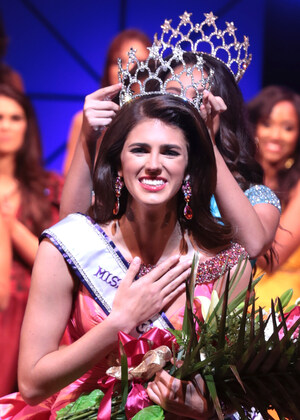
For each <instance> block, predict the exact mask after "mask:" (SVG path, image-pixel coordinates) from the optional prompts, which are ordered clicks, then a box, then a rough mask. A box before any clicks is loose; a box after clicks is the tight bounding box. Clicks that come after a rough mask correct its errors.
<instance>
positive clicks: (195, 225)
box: [91, 95, 232, 249]
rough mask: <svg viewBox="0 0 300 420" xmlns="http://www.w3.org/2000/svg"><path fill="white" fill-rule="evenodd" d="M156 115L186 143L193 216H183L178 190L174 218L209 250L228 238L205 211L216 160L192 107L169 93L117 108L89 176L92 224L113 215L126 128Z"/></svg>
mask: <svg viewBox="0 0 300 420" xmlns="http://www.w3.org/2000/svg"><path fill="white" fill-rule="evenodd" d="M147 118H149V119H158V120H160V121H162V122H163V123H165V124H168V125H171V126H174V127H176V128H179V129H180V130H181V131H182V132H183V134H184V136H185V139H186V141H187V144H188V167H187V173H188V174H189V175H190V182H191V187H192V198H191V201H190V205H191V207H192V208H193V213H194V216H193V218H192V219H191V220H186V219H185V217H184V216H183V208H184V205H185V202H184V197H183V193H182V191H179V192H178V200H177V218H178V221H179V223H180V225H181V227H182V229H187V230H189V231H190V232H191V233H192V235H193V237H194V238H195V240H196V241H197V242H198V244H199V245H201V246H202V247H204V248H206V249H213V248H216V247H220V246H225V245H228V244H229V242H230V240H232V229H231V226H230V224H229V223H226V222H225V221H224V224H220V223H218V222H217V221H216V219H215V218H214V217H213V216H212V215H211V212H210V200H211V196H212V195H213V194H214V192H215V188H216V179H217V178H216V177H217V172H216V162H215V157H214V152H213V148H212V144H211V140H210V137H209V134H208V131H207V129H206V126H205V124H204V122H203V120H202V119H201V117H200V115H199V113H198V111H197V110H196V109H195V108H194V107H193V106H192V105H190V104H188V103H186V102H184V101H183V100H182V99H180V98H176V97H174V96H172V95H149V96H148V97H141V98H139V99H135V100H133V101H131V102H129V103H127V104H126V105H124V106H123V107H122V109H121V110H120V111H119V113H118V114H117V116H116V117H115V119H114V120H113V122H112V123H111V125H110V126H109V127H108V129H107V131H106V133H105V135H104V137H103V140H102V142H101V146H100V150H99V154H98V158H97V161H96V166H95V172H94V177H93V184H94V191H95V203H94V206H93V207H92V208H91V215H92V217H93V218H94V219H95V220H96V221H97V222H98V223H102V224H103V223H107V222H109V221H110V220H112V219H114V218H115V216H114V215H113V208H114V204H115V200H116V198H115V193H114V184H115V180H116V176H117V171H118V169H119V168H120V166H121V162H120V155H121V152H122V149H123V146H124V143H125V141H126V138H127V136H128V134H129V133H130V131H131V130H132V129H133V128H134V127H135V126H136V125H137V124H138V123H139V122H141V121H143V120H144V119H147ZM127 198H128V191H127V190H126V188H125V187H124V188H123V189H122V194H121V198H120V211H119V214H118V216H117V217H118V218H119V217H121V216H122V215H123V214H124V212H125V210H126V204H127Z"/></svg>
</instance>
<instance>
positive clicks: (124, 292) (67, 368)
mask: <svg viewBox="0 0 300 420" xmlns="http://www.w3.org/2000/svg"><path fill="white" fill-rule="evenodd" d="M45 263H46V264H47V270H45ZM190 265H191V262H187V261H185V262H182V263H179V256H175V257H171V258H169V259H168V260H167V261H165V262H164V263H162V264H161V265H159V266H158V267H156V268H155V269H154V270H153V271H152V272H151V273H149V274H147V275H146V276H144V277H142V278H141V279H139V280H138V281H134V278H135V276H136V274H137V273H138V270H139V267H140V260H139V258H135V259H134V261H133V262H132V264H131V266H130V268H129V270H128V272H127V274H126V276H125V277H124V279H123V280H122V282H121V284H120V286H119V289H118V291H117V293H116V296H115V300H114V304H113V308H112V311H111V313H110V315H109V316H108V317H107V318H106V319H105V320H104V321H103V322H101V323H100V324H98V325H96V326H95V327H94V328H92V329H91V330H89V331H88V332H86V333H85V334H84V335H83V336H82V337H81V338H79V339H78V340H77V341H75V342H74V343H72V344H71V345H69V346H66V347H59V343H60V339H61V337H62V335H63V333H64V330H65V327H66V325H67V322H68V319H69V316H70V312H71V309H72V303H73V289H74V287H73V279H72V277H71V275H70V272H69V269H68V267H67V265H66V263H65V261H64V259H63V257H62V255H61V254H60V253H59V251H58V250H57V249H56V248H55V247H54V246H53V245H52V244H51V243H50V242H49V241H48V240H44V241H43V242H42V243H41V245H40V248H39V251H38V254H37V258H36V262H35V265H34V269H33V274H32V284H31V289H30V295H29V300H28V305H27V308H26V313H25V318H24V323H23V327H22V333H21V348H20V357H19V372H18V373H19V387H20V391H21V394H22V396H23V398H24V399H25V401H27V402H28V403H29V404H32V405H34V404H37V403H39V402H40V401H43V400H44V399H45V398H47V397H49V396H50V395H52V394H54V393H55V392H57V391H59V390H60V389H62V388H63V387H65V386H66V385H68V384H69V383H71V382H72V381H74V380H76V379H77V378H79V377H80V376H82V375H83V374H84V373H85V372H86V371H87V370H89V369H90V368H92V367H93V366H94V365H95V364H96V363H97V362H98V361H99V360H101V359H102V358H103V357H104V356H105V355H107V354H108V353H109V351H110V350H111V349H112V348H113V346H114V345H116V343H117V334H118V331H119V330H123V331H124V332H127V333H129V332H130V331H131V330H132V329H133V328H134V327H135V326H136V325H138V324H140V323H141V322H142V321H144V320H145V319H148V318H149V317H151V316H153V315H154V314H156V313H157V312H159V310H161V309H162V307H164V306H165V305H167V304H168V303H169V302H170V301H171V300H172V299H173V298H174V295H176V294H177V293H178V290H181V291H183V290H184V287H185V285H184V280H185V278H186V277H187V276H188V275H189V274H190ZM54 307H55V311H53V308H54ZM128 308H130V311H129V310H128ZM45 325H47V328H45Z"/></svg>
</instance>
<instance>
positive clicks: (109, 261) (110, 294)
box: [41, 213, 174, 336]
mask: <svg viewBox="0 0 300 420" xmlns="http://www.w3.org/2000/svg"><path fill="white" fill-rule="evenodd" d="M45 237H47V238H49V239H50V240H51V242H52V243H53V244H54V245H55V246H56V247H57V249H58V250H59V251H60V252H61V254H62V255H63V257H64V259H65V261H66V263H67V264H68V265H69V266H70V267H71V269H72V271H73V272H74V273H75V275H76V276H77V278H78V279H79V280H80V281H81V282H82V283H83V285H84V286H85V287H86V288H87V289H88V290H89V292H90V293H91V295H92V296H93V298H94V299H95V301H96V302H97V303H98V304H99V305H100V307H101V308H102V310H103V311H104V312H105V314H106V315H109V313H110V311H111V308H112V304H113V300H114V297H115V293H116V291H117V289H118V286H119V283H120V281H121V280H122V278H123V277H124V276H125V274H126V272H127V269H128V267H129V264H128V262H127V261H126V260H125V258H124V257H123V256H122V254H121V253H120V251H118V249H117V248H116V246H115V244H114V243H113V242H112V241H111V239H110V238H109V237H108V236H107V235H106V233H105V232H104V231H103V229H101V227H100V226H99V225H97V224H96V223H95V222H94V221H93V220H92V219H91V218H89V217H88V216H85V215H83V214H80V213H75V214H70V215H68V216H67V217H66V218H65V219H63V220H61V221H60V222H58V223H57V224H56V225H54V226H52V227H51V228H49V229H46V230H45V231H44V232H43V233H42V235H41V240H42V239H43V238H45ZM128 310H130V308H128ZM151 327H157V328H160V329H166V328H174V327H173V326H172V324H171V322H170V321H169V320H168V318H167V317H166V315H165V314H164V312H161V313H160V314H157V315H155V316H154V317H152V318H151V319H149V320H147V321H146V322H144V323H142V324H141V325H139V326H138V327H136V335H137V336H139V335H141V334H143V333H145V332H146V331H148V330H149V328H151Z"/></svg>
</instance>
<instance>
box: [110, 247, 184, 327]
mask: <svg viewBox="0 0 300 420" xmlns="http://www.w3.org/2000/svg"><path fill="white" fill-rule="evenodd" d="M179 259H180V256H179V255H175V256H172V257H170V258H168V259H167V260H166V261H164V262H162V263H161V264H159V265H158V266H157V267H155V268H154V269H153V270H152V271H151V272H150V273H148V274H146V275H145V276H143V277H141V278H139V279H138V280H137V281H135V277H136V275H137V274H138V272H139V269H140V265H141V260H140V258H138V257H135V258H134V259H133V261H132V263H131V264H130V267H129V269H128V272H127V274H126V276H125V277H124V279H123V280H122V281H121V282H120V285H119V288H118V290H117V293H116V295H115V299H114V302H113V307H112V311H111V316H116V317H118V319H119V320H120V323H121V324H122V325H120V329H121V330H123V331H124V329H126V330H127V331H128V332H130V331H131V330H132V329H133V328H135V327H136V326H137V325H139V324H141V323H142V322H144V321H146V320H148V319H149V318H151V317H153V316H154V315H156V314H157V313H159V312H160V311H161V310H162V309H163V308H164V307H165V306H166V305H168V303H170V302H171V301H172V300H173V299H174V298H175V297H176V296H177V295H179V294H180V293H182V292H183V291H184V290H185V279H186V278H187V277H188V276H189V275H190V273H191V264H192V261H191V260H184V261H179ZM123 326H124V327H123ZM123 328H124V329H123Z"/></svg>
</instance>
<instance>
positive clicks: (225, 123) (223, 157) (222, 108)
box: [61, 33, 280, 259]
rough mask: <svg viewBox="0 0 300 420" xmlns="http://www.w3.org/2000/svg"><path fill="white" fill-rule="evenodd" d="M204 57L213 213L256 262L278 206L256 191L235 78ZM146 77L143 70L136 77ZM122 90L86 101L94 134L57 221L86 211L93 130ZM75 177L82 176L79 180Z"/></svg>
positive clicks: (105, 120) (257, 172) (82, 143)
mask: <svg viewBox="0 0 300 420" xmlns="http://www.w3.org/2000/svg"><path fill="white" fill-rule="evenodd" d="M193 35H194V39H193V42H196V41H197V40H198V38H199V37H201V35H200V34H199V33H193ZM175 39H177V37H175ZM182 47H183V46H182ZM203 57H204V68H205V70H206V71H207V72H209V70H210V69H212V70H213V71H214V75H213V82H214V83H213V87H212V93H209V92H204V98H203V106H202V107H201V108H200V112H201V115H202V117H203V118H204V119H205V121H206V124H207V127H208V130H209V132H210V135H211V138H212V142H213V145H214V146H213V147H214V151H215V157H216V161H217V171H218V177H217V188H216V192H215V200H213V201H212V211H213V212H214V214H215V215H216V216H218V215H220V213H219V210H220V212H221V214H222V216H223V217H224V218H225V219H228V220H230V223H231V224H232V226H233V227H234V229H235V240H236V241H238V242H239V243H240V244H242V245H243V246H244V247H245V248H246V250H247V252H248V253H249V254H250V256H251V257H252V258H253V259H254V258H256V257H257V256H258V255H262V254H264V253H265V252H266V250H267V249H269V248H270V246H271V244H272V241H273V238H274V235H275V232H276V229H277V227H278V222H279V217H280V203H279V200H278V199H277V197H276V196H275V194H274V193H272V191H270V190H269V189H267V188H266V187H264V186H262V185H260V184H262V171H261V168H260V167H259V165H258V164H257V162H256V160H255V144H254V141H253V139H252V137H251V136H250V134H249V130H248V127H247V124H246V119H245V115H244V101H243V98H242V94H241V92H240V90H239V88H238V85H237V83H236V81H235V78H234V77H233V75H232V73H231V71H230V69H229V68H228V67H227V65H226V64H225V63H224V62H222V61H220V60H219V59H217V58H215V57H213V56H211V55H209V54H203ZM198 58H199V55H198V54H195V53H190V52H188V53H184V54H183V59H184V61H185V63H186V66H187V67H188V66H190V67H191V66H193V65H194V64H195V63H197V59H198ZM165 61H167V58H166V59H165ZM182 64H183V63H182V60H179V61H178V59H177V57H176V59H174V60H173V62H172V66H173V69H174V70H175V72H176V70H178V71H181V70H180V69H181V67H182ZM162 67H163V66H162ZM144 73H145V72H144V71H143V70H141V73H140V74H141V75H143V74H144ZM183 76H184V77H182V78H181V82H182V85H183V86H184V87H186V86H187V85H189V84H190V83H191V80H190V76H189V78H188V79H189V80H187V78H186V77H185V74H184V75H183ZM160 77H161V79H162V80H163V81H164V82H165V83H167V90H170V91H172V92H173V93H176V91H175V90H174V89H176V88H178V84H177V86H176V83H175V82H174V81H172V80H170V82H168V79H169V78H170V73H169V72H166V71H164V72H162V74H161V75H160ZM194 77H195V79H197V77H198V78H199V77H200V78H201V77H202V75H201V73H200V74H199V72H198V71H197V70H196V72H195V76H194ZM121 88H122V85H121V84H115V85H113V86H111V87H110V88H105V89H103V90H99V91H98V92H96V93H94V94H92V95H91V96H88V97H87V99H86V102H85V108H86V110H87V112H89V113H90V114H91V119H93V124H94V127H95V130H96V131H95V133H94V137H93V140H90V143H86V139H84V138H83V137H81V138H80V139H79V140H78V144H77V149H76V153H75V156H74V160H73V162H72V165H71V172H70V175H69V177H67V180H66V184H65V189H64V194H63V198H62V205H61V217H64V216H66V215H67V214H68V213H70V212H72V211H75V210H76V211H83V212H84V211H86V209H87V208H88V205H89V204H90V202H91V200H92V197H91V179H90V171H91V170H90V168H91V167H92V161H93V156H94V154H95V152H94V151H95V143H96V139H97V138H98V137H99V134H100V131H97V130H99V129H100V127H101V130H102V129H103V127H104V126H106V125H107V124H109V122H110V121H111V119H112V118H114V116H115V113H116V112H117V110H118V105H116V104H115V103H114V102H113V101H112V100H111V99H112V98H113V96H114V95H116V94H117V93H118V92H119V91H120V89H121ZM201 89H202V90H203V88H202V87H201ZM201 93H202V92H201ZM189 95H193V92H192V90H188V91H187V97H189ZM190 99H192V98H190ZM225 104H226V105H225ZM91 156H92V158H91ZM78 174H81V176H80V177H78ZM78 191H80V197H79V194H78ZM244 191H245V192H246V194H244ZM253 232H255V234H253Z"/></svg>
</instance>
